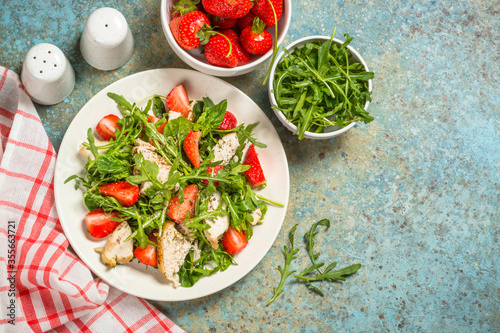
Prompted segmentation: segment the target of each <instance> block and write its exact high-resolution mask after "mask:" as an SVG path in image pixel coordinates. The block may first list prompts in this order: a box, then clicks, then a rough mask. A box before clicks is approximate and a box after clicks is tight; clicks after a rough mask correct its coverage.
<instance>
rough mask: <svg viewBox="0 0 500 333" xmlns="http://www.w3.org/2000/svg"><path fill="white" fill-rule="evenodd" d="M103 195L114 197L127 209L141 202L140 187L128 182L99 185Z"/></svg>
mask: <svg viewBox="0 0 500 333" xmlns="http://www.w3.org/2000/svg"><path fill="white" fill-rule="evenodd" d="M99 191H100V192H101V194H102V195H104V196H108V197H113V198H115V199H116V200H118V202H119V203H121V204H122V205H123V206H125V207H130V206H132V205H133V204H135V203H136V202H137V200H139V186H136V185H132V184H130V183H129V182H127V181H121V182H116V183H109V184H104V185H99Z"/></svg>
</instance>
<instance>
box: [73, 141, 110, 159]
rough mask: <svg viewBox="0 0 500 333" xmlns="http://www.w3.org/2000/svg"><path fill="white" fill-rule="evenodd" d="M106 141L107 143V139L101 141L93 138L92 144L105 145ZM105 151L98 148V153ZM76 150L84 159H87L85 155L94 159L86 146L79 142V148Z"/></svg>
mask: <svg viewBox="0 0 500 333" xmlns="http://www.w3.org/2000/svg"><path fill="white" fill-rule="evenodd" d="M108 143H109V141H101V140H97V139H96V140H94V144H95V145H96V146H97V147H100V146H104V145H107V144H108ZM107 151H108V150H107V149H99V150H98V152H99V155H102V154H104V153H105V152H107ZM78 152H79V153H80V155H81V156H83V157H85V161H87V157H90V159H91V160H93V159H94V155H92V152H91V151H90V150H89V149H87V147H85V146H84V145H83V144H80V148H79V150H78Z"/></svg>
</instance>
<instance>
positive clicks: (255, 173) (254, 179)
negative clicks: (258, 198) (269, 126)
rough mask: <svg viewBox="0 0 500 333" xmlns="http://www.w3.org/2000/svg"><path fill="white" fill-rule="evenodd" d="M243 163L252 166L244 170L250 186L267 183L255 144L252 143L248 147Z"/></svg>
mask: <svg viewBox="0 0 500 333" xmlns="http://www.w3.org/2000/svg"><path fill="white" fill-rule="evenodd" d="M243 164H244V165H249V166H250V169H248V170H247V171H245V172H244V175H245V177H246V178H247V180H248V182H249V183H250V186H252V187H258V186H261V185H263V184H265V182H266V177H264V171H263V170H262V167H261V166H260V162H259V158H258V157H257V153H256V152H255V147H254V145H250V147H248V150H247V153H246V155H245V160H244V161H243Z"/></svg>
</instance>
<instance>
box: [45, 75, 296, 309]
mask: <svg viewBox="0 0 500 333" xmlns="http://www.w3.org/2000/svg"><path fill="white" fill-rule="evenodd" d="M153 72H155V73H160V74H158V75H160V76H161V75H162V74H161V72H165V75H167V74H168V73H169V72H180V73H182V72H184V73H188V74H182V76H188V75H195V76H200V77H209V78H210V79H212V80H216V81H219V82H220V83H222V84H223V85H227V86H229V87H230V88H231V89H234V90H236V91H238V92H239V93H241V94H242V95H244V96H245V97H246V99H248V101H249V102H251V103H252V104H253V107H255V108H257V109H258V110H260V112H261V113H262V115H263V116H264V117H265V118H267V120H268V121H269V123H270V124H271V128H272V131H273V133H272V135H275V136H276V137H277V139H278V142H279V147H278V148H279V149H280V150H281V153H282V155H283V161H284V169H285V170H284V172H285V177H286V180H287V182H286V187H287V189H286V198H285V199H286V200H284V207H283V208H281V209H282V210H283V213H282V214H281V215H282V219H281V221H280V226H279V228H277V229H276V232H275V235H273V236H272V237H273V239H272V242H269V245H268V247H267V249H266V251H265V252H263V254H262V255H261V256H260V257H259V258H258V260H257V261H256V262H255V264H254V265H252V267H250V268H249V269H247V271H245V272H244V273H243V274H242V275H241V276H240V277H238V278H236V279H235V280H234V281H232V282H230V283H229V284H226V285H225V286H222V287H220V288H218V289H217V288H216V290H210V291H207V292H204V293H200V294H199V295H196V296H194V297H187V298H182V299H180V298H178V299H169V298H168V297H167V298H165V297H150V296H149V295H145V294H144V293H141V292H136V291H135V290H124V288H121V286H120V285H117V284H116V283H115V282H114V281H113V278H112V277H111V278H110V277H109V276H107V275H106V274H100V273H99V272H96V270H94V269H93V263H92V262H91V261H90V259H88V258H86V256H85V255H84V253H83V251H81V249H80V248H79V247H78V246H75V244H76V240H75V239H74V238H73V237H72V233H71V232H70V231H69V225H67V224H66V223H64V222H63V218H62V216H64V213H62V212H63V209H62V208H61V207H60V206H62V198H61V194H62V193H61V192H63V189H59V188H60V187H62V186H63V185H65V184H64V180H65V179H61V177H63V176H62V175H61V173H62V171H61V164H62V163H63V162H62V159H61V158H60V154H59V153H60V152H61V151H62V149H61V148H64V147H65V146H66V145H67V144H66V142H67V141H70V139H69V135H70V134H69V129H70V128H71V127H72V126H76V125H73V124H76V123H77V122H78V121H79V120H80V118H81V117H83V115H82V114H81V111H82V110H84V109H85V108H86V107H87V106H88V105H89V103H91V102H92V100H93V99H94V98H96V97H97V96H98V95H101V94H104V93H105V91H106V90H109V89H112V87H113V86H116V85H120V84H123V81H125V80H132V79H133V78H134V77H137V76H143V75H147V74H151V73H153ZM167 76H168V75H167ZM229 98H230V97H229V96H228V98H227V99H229ZM75 149H76V148H75ZM82 166H83V165H82ZM75 191H77V190H75ZM54 199H55V207H56V211H57V214H58V219H59V221H60V224H61V227H62V229H63V232H64V235H65V237H66V238H67V239H68V242H69V243H70V245H71V248H72V249H73V251H74V252H75V253H76V255H77V256H78V258H79V259H80V260H81V261H82V262H83V263H84V264H85V266H86V267H87V268H88V269H89V270H90V271H91V272H92V273H93V274H94V275H96V276H98V277H99V278H100V279H101V280H102V281H104V282H105V283H107V284H108V285H109V286H112V287H114V288H117V289H119V290H121V291H123V292H126V293H128V294H130V295H134V296H137V297H141V298H146V299H150V300H155V301H165V302H180V301H189V300H195V299H199V298H202V297H206V296H209V295H213V294H216V293H218V292H220V291H222V290H224V289H227V288H228V287H230V286H232V285H233V284H235V283H237V282H238V281H240V280H241V279H243V278H244V277H246V276H247V275H248V274H249V273H250V272H251V271H252V270H254V269H255V267H257V266H258V264H259V263H261V261H262V260H263V259H264V257H265V256H266V255H267V254H268V253H269V251H270V250H271V248H272V246H273V245H274V243H275V242H276V239H277V237H278V235H279V232H280V230H281V228H282V227H283V224H284V221H285V218H286V213H287V209H288V201H289V199H290V174H289V168H288V159H287V156H286V152H285V149H284V147H283V143H282V141H281V138H280V136H279V134H278V132H277V131H276V128H275V126H274V125H273V124H272V122H271V120H270V119H269V117H268V116H267V115H266V113H265V112H264V111H263V110H262V109H261V108H260V106H259V105H257V103H255V101H253V100H252V99H251V98H250V96H248V95H247V94H245V93H244V92H243V91H241V90H240V89H238V88H237V87H235V86H234V85H232V84H231V83H229V82H226V81H224V80H222V79H221V78H218V77H214V76H211V75H208V74H204V73H201V72H198V71H195V70H191V69H183V68H157V69H149V70H145V71H141V72H137V73H133V74H130V75H127V76H124V77H122V78H119V79H118V80H116V81H114V82H112V83H110V84H108V85H106V86H104V87H102V89H101V90H100V91H99V92H97V93H96V94H94V95H93V96H92V97H90V98H89V99H88V100H87V102H86V103H85V104H84V105H83V106H82V107H81V108H80V110H78V112H77V113H76V115H75V116H74V118H73V120H72V121H71V123H70V124H69V125H68V127H67V129H66V132H65V134H64V136H63V139H62V141H61V145H60V148H59V151H58V154H57V158H56V164H55V171H54ZM216 274H217V273H216ZM165 286H166V287H167V288H172V287H171V286H169V285H165ZM179 288H182V287H179ZM167 296H168V293H167Z"/></svg>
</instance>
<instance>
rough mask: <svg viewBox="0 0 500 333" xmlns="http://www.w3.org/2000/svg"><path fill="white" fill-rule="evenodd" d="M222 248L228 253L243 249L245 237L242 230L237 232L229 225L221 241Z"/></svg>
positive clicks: (245, 242) (245, 241) (246, 242)
mask: <svg viewBox="0 0 500 333" xmlns="http://www.w3.org/2000/svg"><path fill="white" fill-rule="evenodd" d="M221 244H222V246H224V250H225V251H226V252H227V253H229V254H236V253H238V252H240V251H241V250H243V249H244V248H245V247H246V246H247V244H248V241H247V238H246V236H245V234H244V233H243V232H238V231H236V229H234V228H233V227H229V228H228V229H227V231H226V234H225V235H224V238H222V241H221Z"/></svg>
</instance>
